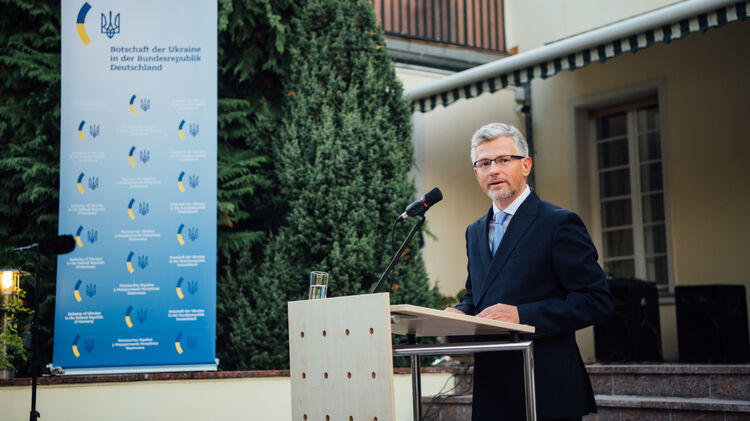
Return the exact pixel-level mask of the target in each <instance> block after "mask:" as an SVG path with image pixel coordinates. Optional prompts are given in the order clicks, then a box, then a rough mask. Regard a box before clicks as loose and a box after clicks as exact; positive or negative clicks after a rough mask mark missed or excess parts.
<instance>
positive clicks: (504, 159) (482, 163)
mask: <svg viewBox="0 0 750 421" xmlns="http://www.w3.org/2000/svg"><path fill="white" fill-rule="evenodd" d="M524 158H526V157H525V156H521V155H500V156H498V157H497V158H495V159H479V160H477V161H474V168H476V169H478V170H479V171H489V169H490V167H491V166H492V162H495V164H497V166H498V167H501V168H502V167H507V166H508V165H510V163H511V161H513V160H514V159H524Z"/></svg>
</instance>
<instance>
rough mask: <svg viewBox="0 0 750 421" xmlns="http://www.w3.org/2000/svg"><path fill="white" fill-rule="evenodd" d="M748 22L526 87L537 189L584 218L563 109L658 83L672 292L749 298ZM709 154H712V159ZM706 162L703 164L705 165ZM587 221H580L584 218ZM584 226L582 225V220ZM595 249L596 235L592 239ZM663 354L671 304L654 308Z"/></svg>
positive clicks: (669, 347)
mask: <svg viewBox="0 0 750 421" xmlns="http://www.w3.org/2000/svg"><path fill="white" fill-rule="evenodd" d="M747 39H750V24H749V23H748V22H743V23H736V24H729V25H727V26H724V27H722V28H718V29H714V30H711V31H709V32H707V33H705V34H694V35H690V36H689V37H688V38H686V39H684V40H681V41H677V42H673V43H672V44H671V45H665V44H659V45H655V46H653V47H650V48H648V49H646V50H643V51H640V52H638V53H637V54H635V55H633V54H629V53H626V54H623V55H621V56H619V57H617V58H615V59H613V60H610V61H608V62H606V63H604V64H599V63H596V64H592V65H590V66H588V67H586V68H584V69H580V70H576V71H574V72H568V71H564V72H562V73H560V74H558V75H557V76H555V77H553V78H550V79H547V80H534V82H533V83H532V92H533V99H532V101H533V104H534V106H533V108H534V119H535V135H536V146H537V151H538V153H537V156H536V163H537V173H536V175H537V191H539V192H540V194H541V196H542V197H545V198H546V199H548V200H550V201H552V202H556V203H558V204H560V205H561V206H564V207H571V208H574V209H575V210H577V211H579V212H580V213H581V214H582V215H591V214H593V213H594V212H595V211H592V204H591V203H586V202H585V201H583V202H582V201H580V200H577V199H580V196H579V195H577V194H576V189H581V188H585V186H581V185H574V183H573V182H572V178H571V177H561V175H567V174H571V173H572V172H573V171H574V170H575V169H576V165H585V163H578V162H577V160H579V158H580V156H576V154H575V152H574V149H575V143H574V141H573V140H572V139H571V130H572V127H571V124H572V116H571V103H575V102H576V101H581V100H582V99H585V98H587V97H596V96H600V95H602V94H604V93H607V92H611V91H620V92H623V93H626V92H627V91H628V89H629V87H632V86H636V85H641V84H644V83H649V82H655V83H663V86H664V96H663V98H661V100H662V101H663V102H662V103H661V104H660V107H661V110H662V113H663V114H664V118H663V122H664V124H665V127H664V139H663V144H664V149H665V155H664V158H665V172H666V174H665V175H666V178H667V182H668V193H667V200H668V202H669V203H668V207H669V208H670V209H671V226H672V230H671V231H672V236H671V238H669V239H668V241H670V242H671V246H672V250H673V268H674V275H673V276H674V285H691V284H712V283H736V284H744V285H745V286H746V288H747V290H748V292H750V270H749V269H748V267H747V265H746V264H743V263H745V262H744V260H745V259H746V257H745V256H746V250H747V249H748V247H747V241H748V238H750V223H748V222H747V218H746V216H745V213H746V211H745V210H746V209H748V206H750V196H749V194H750V177H748V176H747V175H746V174H745V172H744V171H743V170H744V169H745V167H746V163H747V160H748V158H750V143H749V142H748V135H747V133H746V130H745V124H746V119H747V115H748V114H747V110H748V108H747V105H746V104H747V98H749V97H750V79H748V77H747V75H748V74H750V52H749V51H748V49H747V48H746V46H745V45H744V43H743V42H742V41H741V40H747ZM707 155H715V159H711V158H708V157H707ZM704 163H705V164H704ZM584 218H585V216H584ZM586 222H587V224H588V225H589V226H590V225H591V224H590V222H591V221H590V220H587V221H586ZM594 238H595V239H596V240H597V242H598V235H597V233H594ZM661 312H662V313H664V314H662V322H663V325H662V336H663V344H664V355H665V358H668V359H676V358H677V348H676V343H677V340H676V326H675V316H674V306H673V305H669V306H662V307H661Z"/></svg>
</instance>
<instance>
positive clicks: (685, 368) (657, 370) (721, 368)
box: [586, 363, 750, 374]
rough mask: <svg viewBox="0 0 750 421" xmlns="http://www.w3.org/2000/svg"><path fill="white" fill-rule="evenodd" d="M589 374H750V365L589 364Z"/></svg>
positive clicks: (587, 366) (587, 367)
mask: <svg viewBox="0 0 750 421" xmlns="http://www.w3.org/2000/svg"><path fill="white" fill-rule="evenodd" d="M586 371H588V372H589V374H750V364H664V363H658V364H656V363H655V364H587V365H586Z"/></svg>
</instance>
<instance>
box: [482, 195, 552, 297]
mask: <svg viewBox="0 0 750 421" xmlns="http://www.w3.org/2000/svg"><path fill="white" fill-rule="evenodd" d="M538 208H539V196H537V195H536V193H534V192H533V191H532V192H531V194H530V195H529V197H528V198H526V200H524V202H523V203H522V204H521V206H520V207H519V208H518V210H517V211H516V213H515V214H514V215H513V218H512V219H511V220H510V224H508V228H507V229H506V230H505V234H504V235H503V240H502V241H501V242H500V247H498V249H497V253H495V256H494V257H493V258H492V260H491V262H490V264H489V270H488V271H487V275H486V277H485V278H484V280H483V281H482V289H481V292H480V293H479V295H478V296H477V297H476V300H475V302H476V306H477V307H479V305H480V303H481V302H482V299H483V298H484V295H485V294H486V293H487V290H488V289H489V287H490V285H492V283H493V282H495V281H496V280H497V278H498V274H499V273H500V271H501V270H502V268H503V266H505V262H507V261H508V258H510V256H511V255H512V254H513V250H514V249H515V248H516V244H518V242H519V241H520V240H521V238H523V235H524V234H525V233H526V231H527V230H528V229H529V227H530V226H531V223H532V222H533V221H534V219H536V216H537V212H538ZM485 232H487V231H485ZM485 237H487V235H485ZM486 241H489V240H486ZM487 248H488V247H486V246H485V249H487ZM487 255H488V256H489V255H490V253H489V252H488V253H487ZM483 263H484V262H483Z"/></svg>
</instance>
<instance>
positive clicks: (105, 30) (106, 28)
mask: <svg viewBox="0 0 750 421" xmlns="http://www.w3.org/2000/svg"><path fill="white" fill-rule="evenodd" d="M119 33H120V14H119V13H118V14H117V15H115V18H114V20H113V19H112V11H111V10H110V11H109V21H107V16H106V15H105V14H104V13H102V34H104V35H106V36H107V37H108V38H109V39H112V37H114V36H115V35H117V34H119Z"/></svg>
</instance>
